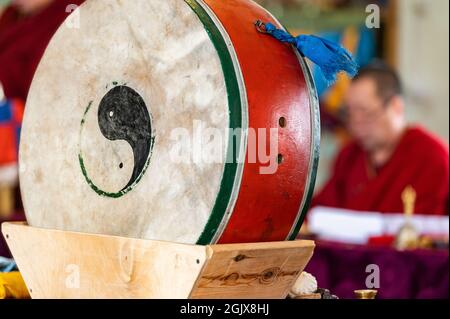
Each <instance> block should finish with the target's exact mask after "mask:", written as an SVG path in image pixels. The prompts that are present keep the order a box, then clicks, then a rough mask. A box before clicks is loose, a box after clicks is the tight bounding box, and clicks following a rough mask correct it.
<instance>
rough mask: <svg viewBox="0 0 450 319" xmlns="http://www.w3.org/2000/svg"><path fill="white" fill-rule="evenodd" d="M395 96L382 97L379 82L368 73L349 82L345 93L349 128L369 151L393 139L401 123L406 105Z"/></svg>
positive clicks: (387, 143)
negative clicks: (401, 103)
mask: <svg viewBox="0 0 450 319" xmlns="http://www.w3.org/2000/svg"><path fill="white" fill-rule="evenodd" d="M396 99H397V97H395V98H391V99H389V100H388V101H385V100H383V98H382V97H380V96H379V94H378V92H377V86H376V82H375V81H374V80H373V79H371V78H369V77H366V78H361V79H358V80H356V81H354V82H353V83H352V84H351V85H350V88H349V90H348V91H347V93H346V96H345V104H346V121H347V128H348V130H349V131H350V134H351V135H352V136H353V137H354V138H355V139H356V141H357V142H358V143H359V144H360V145H361V146H362V147H363V148H364V149H365V150H366V151H368V152H371V151H374V150H376V149H377V148H379V147H383V146H386V145H389V144H390V143H392V142H393V139H394V138H395V136H394V135H395V132H396V128H397V127H398V125H399V124H398V123H400V122H401V121H402V120H403V108H401V110H400V109H399V108H398V107H397V104H396V102H395V100H396Z"/></svg>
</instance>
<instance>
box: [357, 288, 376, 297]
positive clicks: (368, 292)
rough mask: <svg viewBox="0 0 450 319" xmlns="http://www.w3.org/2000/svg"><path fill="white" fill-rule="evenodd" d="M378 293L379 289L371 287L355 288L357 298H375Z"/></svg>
mask: <svg viewBox="0 0 450 319" xmlns="http://www.w3.org/2000/svg"><path fill="white" fill-rule="evenodd" d="M377 293H378V291H377V290H371V289H364V290H355V296H356V298H357V299H375V297H376V296H377Z"/></svg>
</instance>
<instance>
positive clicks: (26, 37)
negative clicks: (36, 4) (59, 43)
mask: <svg viewBox="0 0 450 319" xmlns="http://www.w3.org/2000/svg"><path fill="white" fill-rule="evenodd" d="M82 2H83V0H55V1H53V2H52V3H51V4H50V5H48V6H47V7H46V8H44V9H43V10H42V11H40V12H39V13H37V14H34V15H30V16H22V15H21V14H20V13H19V12H18V10H17V9H15V8H13V7H12V6H11V7H9V8H7V9H6V10H5V11H4V12H3V13H2V14H1V16H0V83H1V84H2V85H3V89H4V91H5V96H6V97H7V98H18V99H21V100H22V101H25V100H26V97H27V94H28V90H29V88H30V85H31V81H32V79H33V76H34V72H35V70H36V68H37V66H38V64H39V61H40V60H41V57H42V55H43V54H44V51H45V48H46V47H47V44H48V42H49V41H50V39H51V38H52V36H53V34H54V33H55V32H56V30H57V29H58V27H59V26H60V25H61V23H62V22H63V21H64V19H65V18H66V17H67V16H68V15H69V13H67V12H66V8H68V5H70V4H75V5H79V4H81V3H82ZM67 52H68V53H69V52H70V49H69V48H67Z"/></svg>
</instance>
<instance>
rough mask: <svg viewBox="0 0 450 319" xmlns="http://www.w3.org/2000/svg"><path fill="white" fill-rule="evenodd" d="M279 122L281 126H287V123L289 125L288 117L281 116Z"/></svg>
mask: <svg viewBox="0 0 450 319" xmlns="http://www.w3.org/2000/svg"><path fill="white" fill-rule="evenodd" d="M278 124H279V125H280V127H286V125H287V121H286V118H285V117H280V119H279V120H278Z"/></svg>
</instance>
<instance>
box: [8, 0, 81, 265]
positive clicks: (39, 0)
mask: <svg viewBox="0 0 450 319" xmlns="http://www.w3.org/2000/svg"><path fill="white" fill-rule="evenodd" d="M7 2H8V1H7ZM82 2H83V0H12V1H9V5H8V6H7V7H6V8H1V10H0V222H2V221H5V220H23V219H24V216H23V212H22V210H23V209H22V207H21V201H20V194H19V189H18V165H17V153H18V145H19V136H20V128H21V122H22V116H23V112H24V104H25V101H26V97H27V94H28V90H29V88H30V85H31V81H32V79H33V76H34V73H35V71H36V68H37V66H38V64H39V61H40V60H41V57H42V55H43V54H44V51H45V48H46V47H47V45H48V43H49V41H50V39H51V38H52V36H53V34H54V33H55V32H56V30H57V29H58V27H59V26H60V25H61V24H62V22H63V21H64V20H65V18H66V17H67V16H68V15H69V14H70V12H71V11H73V5H79V4H81V3H82ZM2 3H5V1H3V2H2ZM2 255H8V253H7V251H6V245H5V244H4V242H3V238H2V236H0V256H2Z"/></svg>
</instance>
